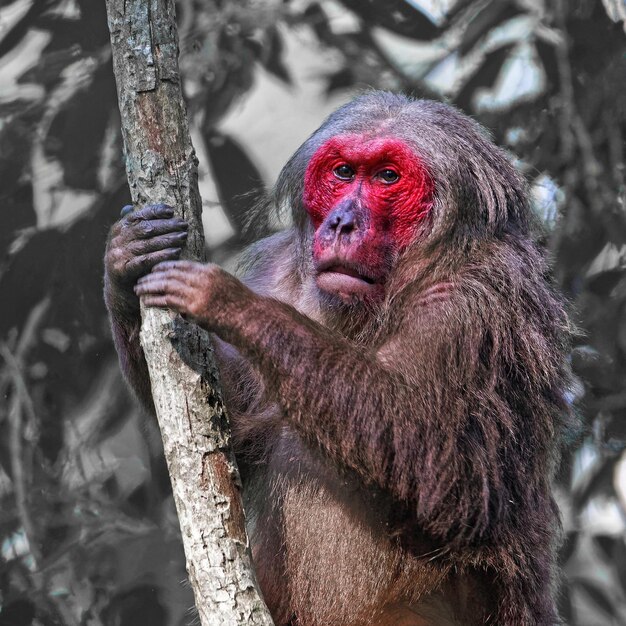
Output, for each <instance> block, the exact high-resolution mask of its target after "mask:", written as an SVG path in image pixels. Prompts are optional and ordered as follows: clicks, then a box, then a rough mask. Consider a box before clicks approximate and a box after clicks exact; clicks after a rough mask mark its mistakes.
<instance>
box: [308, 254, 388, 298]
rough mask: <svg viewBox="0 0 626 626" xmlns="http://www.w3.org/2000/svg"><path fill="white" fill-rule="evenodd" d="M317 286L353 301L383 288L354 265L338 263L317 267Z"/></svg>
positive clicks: (323, 264)
mask: <svg viewBox="0 0 626 626" xmlns="http://www.w3.org/2000/svg"><path fill="white" fill-rule="evenodd" d="M316 282H317V286H318V287H319V288H320V289H321V290H322V291H326V292H329V293H334V294H337V295H339V296H340V297H342V298H343V299H348V300H352V299H354V298H359V299H360V298H363V297H365V296H371V295H372V293H373V291H377V290H378V289H380V288H381V284H380V282H379V281H377V280H376V279H375V278H374V277H372V276H370V275H368V274H364V273H363V272H362V271H360V270H359V269H357V268H356V267H354V266H353V265H346V264H342V263H337V262H334V263H333V262H330V263H322V264H320V265H319V266H318V267H317V276H316Z"/></svg>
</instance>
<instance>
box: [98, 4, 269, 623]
mask: <svg viewBox="0 0 626 626" xmlns="http://www.w3.org/2000/svg"><path fill="white" fill-rule="evenodd" d="M106 4H107V13H108V20H109V30H110V32H111V45H112V49H113V69H114V73H115V77H116V81H117V89H118V97H119V105H120V112H121V116H122V131H123V135H124V145H125V153H126V170H127V175H128V182H129V185H130V189H131V193H132V197H133V202H134V203H135V204H136V205H143V204H156V203H162V202H165V203H167V204H170V205H171V206H173V207H174V208H175V209H176V211H177V212H178V214H179V215H180V216H182V217H183V218H184V219H185V220H187V222H188V223H189V225H190V228H189V239H188V258H196V259H200V258H202V251H203V242H204V238H203V232H202V222H201V200H200V194H199V191H198V183H197V159H196V156H195V152H194V149H193V146H192V144H191V139H190V137H189V128H188V123H187V118H186V110H185V104H184V101H183V97H182V92H181V83H180V76H179V69H178V58H177V55H178V38H177V31H176V21H175V14H174V2H173V0H107V3H106ZM141 342H142V346H143V349H144V352H145V356H146V361H147V363H148V368H149V371H150V380H151V384H152V393H153V397H154V404H155V407H156V412H157V417H158V421H159V427H160V429H161V435H162V438H163V447H164V449H165V457H166V460H167V464H168V468H169V472H170V477H171V480H172V488H173V492H174V499H175V501H176V506H177V509H178V516H179V520H180V525H181V530H182V537H183V544H184V547H185V554H186V557H187V569H188V572H189V577H190V581H191V584H192V587H193V590H194V593H195V598H196V605H197V608H198V612H199V614H200V620H201V622H202V624H203V625H204V626H208V625H214V624H215V625H217V624H228V625H229V626H231V625H236V624H242V625H243V624H246V625H247V624H262V625H270V624H271V623H272V621H271V618H270V616H269V613H268V611H267V608H266V607H265V604H264V602H263V600H262V599H261V596H260V593H259V591H258V587H257V584H256V580H255V577H254V572H253V570H252V566H251V558H250V550H249V547H248V539H247V536H246V531H245V525H244V515H243V508H242V505H241V498H240V493H239V475H238V471H237V467H236V464H235V459H234V456H233V454H232V451H231V448H230V431H229V424H228V417H227V414H226V412H225V410H224V406H223V404H222V401H221V394H220V391H219V385H218V379H217V371H216V369H215V365H214V363H213V359H212V355H211V348H210V344H209V339H208V336H207V335H206V334H205V333H203V332H202V331H200V330H199V329H198V328H197V327H196V326H194V325H190V324H187V323H186V322H184V321H183V320H182V319H181V318H180V317H175V316H174V315H173V314H172V313H170V312H166V311H160V310H156V309H149V310H148V309H143V310H142V330H141Z"/></svg>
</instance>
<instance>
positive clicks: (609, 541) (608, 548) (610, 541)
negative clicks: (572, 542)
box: [593, 535, 616, 563]
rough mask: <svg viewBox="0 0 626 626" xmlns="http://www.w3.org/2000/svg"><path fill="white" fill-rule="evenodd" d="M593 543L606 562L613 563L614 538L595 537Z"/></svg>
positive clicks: (606, 536) (607, 536)
mask: <svg viewBox="0 0 626 626" xmlns="http://www.w3.org/2000/svg"><path fill="white" fill-rule="evenodd" d="M593 543H594V544H595V545H596V547H597V548H598V549H599V550H600V552H601V553H602V555H603V556H604V559H605V560H606V561H608V562H609V563H610V562H612V561H613V558H614V554H615V545H616V539H615V537H611V536H610V535H596V536H595V537H594V538H593Z"/></svg>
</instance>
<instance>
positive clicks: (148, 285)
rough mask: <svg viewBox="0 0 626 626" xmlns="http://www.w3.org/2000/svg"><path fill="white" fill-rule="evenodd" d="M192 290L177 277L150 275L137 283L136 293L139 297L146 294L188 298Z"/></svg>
mask: <svg viewBox="0 0 626 626" xmlns="http://www.w3.org/2000/svg"><path fill="white" fill-rule="evenodd" d="M191 291H192V289H190V288H189V286H188V285H187V284H186V283H185V282H184V281H182V280H180V279H179V278H178V277H176V276H170V275H169V274H159V275H157V276H155V275H154V274H148V275H146V276H144V277H142V278H140V279H139V280H138V281H137V284H136V285H135V293H136V294H137V295H138V296H143V295H146V294H153V295H154V294H166V293H170V294H175V295H177V296H180V297H181V298H184V297H188V296H189V295H190V292H191Z"/></svg>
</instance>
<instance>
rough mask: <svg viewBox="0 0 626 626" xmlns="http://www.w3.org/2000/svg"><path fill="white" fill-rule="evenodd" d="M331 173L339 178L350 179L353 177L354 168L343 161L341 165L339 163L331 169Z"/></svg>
mask: <svg viewBox="0 0 626 626" xmlns="http://www.w3.org/2000/svg"><path fill="white" fill-rule="evenodd" d="M333 174H334V175H335V176H336V177H337V178H338V179H339V180H352V179H353V178H354V170H353V169H352V168H351V167H350V166H349V165H346V164H345V163H344V164H343V165H339V166H338V167H336V168H335V169H334V170H333Z"/></svg>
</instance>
